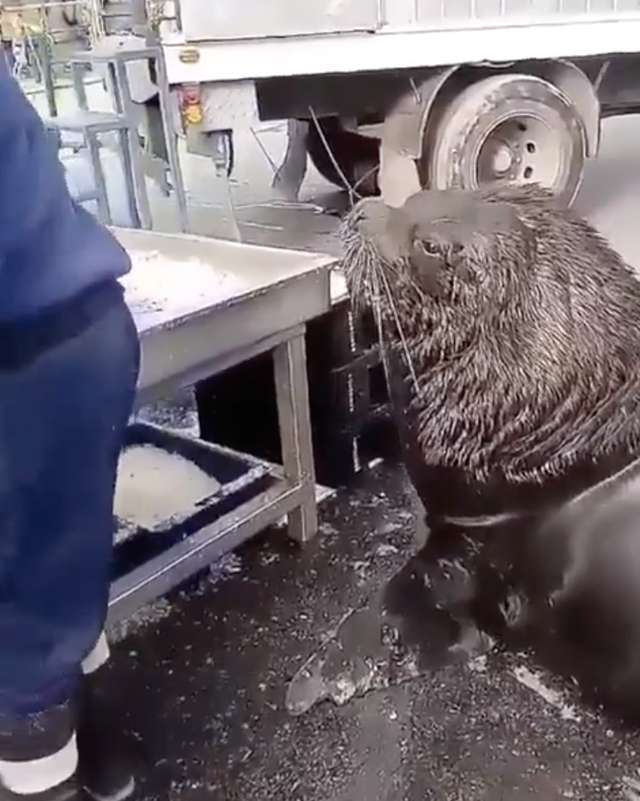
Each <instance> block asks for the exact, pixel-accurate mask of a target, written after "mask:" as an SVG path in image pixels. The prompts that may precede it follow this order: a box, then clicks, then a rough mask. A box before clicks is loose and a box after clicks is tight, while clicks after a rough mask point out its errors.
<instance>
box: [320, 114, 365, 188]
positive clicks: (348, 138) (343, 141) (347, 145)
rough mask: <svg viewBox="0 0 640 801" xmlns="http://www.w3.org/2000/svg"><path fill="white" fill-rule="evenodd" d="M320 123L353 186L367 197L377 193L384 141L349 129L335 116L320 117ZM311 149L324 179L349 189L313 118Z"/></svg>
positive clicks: (334, 154) (336, 158) (336, 157)
mask: <svg viewBox="0 0 640 801" xmlns="http://www.w3.org/2000/svg"><path fill="white" fill-rule="evenodd" d="M320 126H321V128H322V132H323V134H324V137H325V139H326V141H327V144H328V145H329V148H330V149H331V152H332V154H333V156H334V158H335V160H336V162H337V163H338V166H339V167H340V169H341V170H342V172H343V174H344V176H345V178H346V179H347V181H348V182H349V185H350V186H351V187H352V188H354V187H355V189H356V191H357V192H358V194H360V195H362V196H363V197H364V196H366V195H377V194H378V193H379V189H378V167H379V162H380V140H379V139H374V138H371V137H367V136H361V135H360V134H357V133H354V132H353V131H347V130H345V129H344V128H343V127H342V125H341V124H340V121H339V120H337V119H336V118H334V117H328V118H326V119H323V120H320ZM307 152H308V154H309V158H310V159H311V161H312V162H313V165H314V167H315V168H316V169H317V170H318V172H319V173H320V175H322V177H323V178H325V179H326V180H327V181H329V182H330V183H332V184H334V185H335V186H339V187H340V188H341V189H345V188H346V187H345V185H344V181H343V180H342V178H341V176H340V175H339V174H338V171H337V170H336V168H335V166H334V165H333V162H332V161H331V158H330V156H329V154H328V153H327V148H326V146H325V143H324V142H323V141H322V137H321V136H320V134H319V132H318V129H317V128H316V126H315V124H314V123H313V121H310V122H309V133H308V136H307Z"/></svg>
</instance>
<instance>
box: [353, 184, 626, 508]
mask: <svg viewBox="0 0 640 801" xmlns="http://www.w3.org/2000/svg"><path fill="white" fill-rule="evenodd" d="M341 236H342V241H343V244H344V254H345V255H344V267H345V271H346V276H347V281H348V284H349V287H350V290H351V293H352V296H353V297H354V299H355V302H356V304H357V305H360V304H364V305H374V306H377V308H378V309H379V315H380V321H381V324H382V340H383V343H384V347H385V352H386V358H385V361H386V367H387V372H388V379H389V384H390V390H391V395H392V400H393V403H394V406H395V410H396V412H397V413H398V417H399V420H400V422H401V430H402V432H403V437H404V440H405V449H406V451H407V458H408V463H409V468H410V472H411V473H412V477H413V478H414V483H416V485H417V488H418V491H419V493H420V494H421V496H422V498H423V501H425V503H426V504H427V506H429V504H430V503H431V502H432V501H433V500H434V498H433V496H434V495H435V494H437V492H438V491H437V490H436V489H435V487H436V484H437V479H438V476H441V475H444V474H446V473H447V471H451V474H452V475H454V476H455V477H456V480H458V481H460V482H461V483H462V484H464V485H466V486H468V487H469V488H472V490H473V493H474V495H475V496H476V497H477V496H478V495H482V493H483V492H484V489H485V488H486V489H487V490H488V489H489V488H490V487H491V486H496V487H504V486H505V485H510V486H517V485H526V486H533V485H537V486H539V487H543V486H544V485H545V484H546V483H548V482H550V481H551V482H553V481H554V480H557V479H561V478H562V477H564V476H565V475H566V474H570V473H571V471H572V469H573V468H578V467H584V466H585V465H586V466H587V468H589V466H590V465H594V464H595V465H598V464H601V463H602V464H604V463H606V462H607V460H611V459H612V458H613V462H614V463H615V466H616V467H617V466H619V465H620V464H624V463H625V462H627V461H629V459H630V458H631V457H632V456H633V455H634V454H636V453H638V450H639V445H640V283H639V282H638V281H637V280H636V278H635V277H634V275H633V273H632V271H631V269H630V268H629V267H628V266H627V265H626V264H625V263H624V261H623V260H622V259H621V258H620V256H619V255H618V254H617V253H616V252H615V251H614V250H613V249H612V248H611V247H610V246H609V245H608V243H607V242H606V241H605V239H604V238H603V237H602V236H600V235H599V234H598V233H597V232H596V231H595V230H594V229H593V228H592V226H590V225H589V224H588V223H587V222H585V221H584V220H582V219H581V218H579V217H578V216H577V215H576V214H574V213H573V212H572V211H570V210H566V209H563V208H560V207H559V206H557V205H556V204H555V202H554V201H553V199H552V198H551V196H550V195H549V194H548V193H547V192H545V191H544V190H542V189H540V188H538V187H528V188H523V189H518V188H509V189H502V190H497V191H492V192H484V193H461V192H442V193H440V192H423V193H420V194H419V195H416V196H414V197H412V198H410V199H409V200H408V201H407V203H406V204H405V206H404V207H402V208H401V209H397V210H390V209H388V208H387V207H383V204H382V203H381V201H376V200H368V201H363V202H362V203H361V204H359V205H358V206H356V208H355V209H354V210H353V211H352V212H351V213H350V215H349V216H348V217H347V218H346V220H345V221H344V224H343V228H342V232H341ZM376 290H377V298H376V297H374V296H375V295H376ZM390 296H391V297H392V298H393V303H392V302H391V300H390ZM394 306H395V311H394V309H393V307H394ZM398 323H400V326H401V328H402V329H403V332H404V338H405V339H406V346H407V349H408V352H409V354H410V357H411V361H412V363H413V371H414V373H415V376H416V377H417V386H416V383H415V381H413V380H412V378H411V372H410V370H409V367H408V358H407V355H406V353H404V352H403V351H404V347H403V343H402V340H401V337H400V334H399V331H398V328H399V325H398ZM607 470H608V468H607V466H606V465H605V466H604V467H603V471H604V473H605V474H606V473H607ZM434 471H435V472H434ZM440 471H445V473H441V472H440ZM432 479H433V480H434V481H435V482H436V484H434V483H433V481H432ZM586 483H587V484H589V480H587V481H586ZM430 486H432V487H433V488H434V489H433V492H431V491H429V487H430ZM578 488H582V487H578ZM489 494H490V493H489ZM425 496H427V497H425ZM430 496H431V497H430ZM448 505H449V506H453V507H455V502H453V503H452V504H448ZM498 506H499V503H498ZM454 511H455V509H454ZM488 511H499V510H498V508H497V507H496V506H495V505H493V506H492V507H491V509H490V510H488Z"/></svg>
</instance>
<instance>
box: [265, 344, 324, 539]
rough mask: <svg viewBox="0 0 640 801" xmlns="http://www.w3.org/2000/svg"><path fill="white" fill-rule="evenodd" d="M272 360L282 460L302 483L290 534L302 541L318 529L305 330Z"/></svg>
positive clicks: (292, 478) (288, 472)
mask: <svg viewBox="0 0 640 801" xmlns="http://www.w3.org/2000/svg"><path fill="white" fill-rule="evenodd" d="M273 361H274V370H275V384H276V398H277V402H278V418H279V421H280V440H281V443H282V463H283V466H284V471H285V475H286V477H287V479H288V480H289V481H290V482H291V483H292V484H302V485H303V491H302V500H301V502H300V506H299V507H297V508H296V509H294V510H293V511H292V512H291V514H290V515H289V536H290V537H291V538H292V539H294V540H296V541H297V542H301V543H302V542H307V541H309V540H310V539H312V538H313V537H314V536H315V534H316V532H317V529H318V513H317V508H316V496H315V470H314V466H313V445H312V442H311V419H310V414H309V387H308V385H307V356H306V351H305V342H304V334H299V335H298V336H295V337H294V338H293V339H290V340H289V341H287V342H285V343H283V344H282V345H279V346H278V347H277V348H276V349H275V350H274V352H273Z"/></svg>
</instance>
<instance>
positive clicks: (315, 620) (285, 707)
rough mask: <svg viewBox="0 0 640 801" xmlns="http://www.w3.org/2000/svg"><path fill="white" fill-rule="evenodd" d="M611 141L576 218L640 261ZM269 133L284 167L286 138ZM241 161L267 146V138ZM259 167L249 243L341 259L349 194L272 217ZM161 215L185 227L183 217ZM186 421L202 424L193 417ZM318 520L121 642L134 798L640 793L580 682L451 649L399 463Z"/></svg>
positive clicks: (627, 174) (117, 681)
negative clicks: (395, 621) (392, 608)
mask: <svg viewBox="0 0 640 801" xmlns="http://www.w3.org/2000/svg"><path fill="white" fill-rule="evenodd" d="M607 126H608V127H605V149H604V153H603V157H602V159H601V161H600V162H597V163H596V164H594V165H592V168H591V169H590V171H589V172H588V174H587V179H586V181H585V186H584V188H583V191H582V193H581V195H580V198H579V200H578V209H579V210H580V211H581V212H583V213H585V214H586V215H588V216H589V217H590V218H591V219H592V220H594V221H595V222H596V223H597V224H598V225H599V227H600V228H601V229H602V230H603V231H604V233H605V234H607V235H608V236H609V237H610V238H611V239H612V241H613V242H614V245H615V246H616V247H618V248H619V249H620V250H621V252H623V254H624V255H625V256H627V258H628V259H629V260H630V261H631V262H632V263H633V264H634V265H638V264H640V245H639V244H638V243H639V242H640V240H638V237H637V235H636V227H637V226H636V225H635V222H634V220H635V217H636V216H637V214H636V212H635V208H637V196H638V192H637V187H638V186H639V185H640V171H639V170H640V162H639V163H638V164H639V167H638V168H636V167H635V166H634V165H633V164H631V163H630V162H629V161H628V160H626V157H625V155H624V154H625V152H627V155H628V153H630V152H631V150H633V149H634V148H635V144H634V143H635V141H636V136H635V133H634V131H636V130H637V126H638V122H637V121H633V120H622V121H611V123H607ZM634 126H635V128H634ZM260 136H261V137H262V139H263V144H265V145H266V147H267V150H269V151H270V152H271V155H272V157H273V158H274V159H275V160H276V161H277V158H278V155H279V148H280V147H281V137H280V133H279V132H278V130H277V129H274V130H271V129H270V128H269V127H268V126H267V127H266V129H263V130H261V132H260ZM244 147H246V148H255V141H253V137H247V138H246V140H245V141H244ZM625 148H626V150H625ZM630 149H631V150H630ZM256 154H257V151H255V152H254V154H253V157H252V158H254V159H257V160H256V162H255V164H254V166H253V167H251V168H250V170H249V168H247V170H248V171H247V173H246V174H244V173H243V172H242V169H241V170H240V173H239V175H238V177H237V178H236V179H235V183H234V185H233V188H232V191H233V194H234V198H235V201H236V209H235V214H236V215H237V217H238V219H239V222H240V229H241V232H242V237H243V239H244V240H245V241H252V242H257V243H261V244H274V245H286V246H290V247H304V248H308V249H317V250H325V251H330V252H336V243H335V239H334V236H333V232H334V230H335V224H336V222H337V218H336V217H334V216H333V215H331V214H326V213H323V208H324V209H326V208H329V209H331V208H336V207H338V206H339V205H340V203H341V200H340V198H339V197H338V196H337V195H336V193H335V192H332V191H331V190H329V189H328V188H327V186H326V185H324V184H322V182H318V181H317V176H315V177H314V176H313V175H312V176H311V183H310V185H308V186H307V189H306V194H305V196H304V199H305V201H307V204H308V205H306V206H303V207H300V208H291V207H290V208H288V209H286V210H283V209H282V208H280V207H278V206H273V205H271V204H270V201H269V199H268V192H267V191H266V190H265V191H263V192H262V193H260V192H259V193H258V195H256V193H255V184H254V183H253V178H251V180H250V179H249V177H248V176H249V174H250V175H251V176H254V177H255V175H256V172H260V175H261V179H260V180H261V184H260V185H261V186H263V187H266V186H267V185H268V180H269V174H270V173H269V170H270V167H269V165H268V164H267V163H266V162H264V161H263V160H262V158H263V157H262V155H256ZM246 163H247V162H246V161H245V160H241V162H240V164H241V165H245V164H246ZM199 164H201V162H199ZM258 164H259V165H260V166H257V165H258ZM621 164H622V165H623V166H620V165H621ZM192 173H193V174H192V175H191V177H190V178H189V186H190V196H191V198H192V200H194V202H195V201H197V203H196V206H197V207H194V208H195V210H194V225H195V228H196V230H198V232H199V233H203V234H207V235H217V236H227V235H229V230H230V228H229V223H230V221H229V209H228V207H227V206H226V205H225V203H226V201H225V199H224V196H223V195H224V193H223V192H222V190H221V189H220V191H218V189H216V190H215V191H214V192H213V193H211V191H210V190H211V183H210V178H209V177H207V176H206V175H204V176H203V175H202V172H201V170H200V169H199V168H198V166H197V165H196V166H194V167H193V169H192ZM634 181H635V183H634ZM158 208H160V211H159V216H160V217H161V218H162V219H163V220H164V223H165V224H163V225H160V227H161V228H164V229H165V230H171V228H172V225H173V222H172V219H171V210H170V207H169V206H168V205H167V204H166V203H165V205H164V206H162V203H159V206H158ZM173 414H174V411H172V406H171V404H169V405H168V407H167V409H164V410H163V409H161V410H160V411H158V410H155V413H154V415H153V419H155V420H156V421H157V422H163V423H168V424H171V422H172V415H173ZM158 415H159V417H158ZM182 423H183V425H184V426H186V427H188V426H192V425H193V423H194V420H193V418H192V416H191V413H190V412H189V410H188V409H187V410H186V411H185V413H184V420H183V421H182ZM321 521H322V522H321V530H320V534H319V536H318V538H317V539H316V540H315V541H314V542H313V543H311V544H310V545H308V546H306V547H305V548H304V549H302V550H301V549H299V548H298V547H296V546H294V545H292V544H291V543H289V542H288V541H287V540H286V537H285V535H284V533H283V532H282V531H273V532H267V533H266V534H265V535H264V536H262V537H261V538H260V539H258V540H256V541H254V542H252V543H250V544H249V545H248V546H246V547H245V548H243V549H242V550H241V551H240V552H238V553H237V554H234V555H233V556H231V557H228V558H227V559H225V560H223V562H222V563H221V564H220V565H218V566H216V567H214V568H213V569H212V571H211V574H210V575H207V576H204V577H200V578H199V579H198V580H197V581H195V582H191V584H190V585H189V586H187V587H185V588H184V589H183V590H181V591H180V592H176V593H174V594H173V595H172V596H170V597H169V598H168V599H165V600H162V601H160V602H158V603H157V604H154V605H153V607H151V608H148V609H145V610H142V612H141V613H140V614H139V615H138V616H136V618H135V619H134V620H131V621H129V622H127V623H125V624H123V625H121V626H119V627H118V631H116V632H115V635H116V636H115V639H116V640H117V642H116V644H115V647H114V658H113V662H112V667H111V671H110V679H109V680H110V682H111V689H112V691H113V694H114V698H116V699H117V700H118V702H119V704H120V705H121V708H122V710H123V711H122V715H123V720H124V724H125V729H126V731H127V736H128V738H129V740H130V742H131V744H132V746H133V747H134V750H135V753H136V756H137V760H138V773H139V789H138V796H137V797H138V798H139V799H141V800H142V799H149V801H150V800H151V799H158V801H160V800H162V801H164V800H165V799H168V800H170V801H174V800H175V801H182V800H183V799H184V800H185V801H200V800H201V799H212V800H213V801H217V800H218V799H220V801H222V799H229V801H235V800H236V799H238V800H240V799H243V801H244V799H246V798H251V799H255V801H268V800H270V799H273V800H274V801H303V800H304V801H316V799H317V800H318V801H320V800H321V801H347V800H349V801H351V800H353V801H361V800H362V801H431V799H434V801H435V800H437V801H440V800H442V801H521V800H524V799H533V798H536V799H543V800H544V801H556V799H576V801H596V799H597V801H600V800H601V799H607V801H618V799H629V798H633V797H634V796H633V795H632V794H631V795H630V794H629V793H630V792H631V791H632V788H633V785H634V782H640V755H639V754H638V749H640V727H633V726H629V725H627V724H623V723H622V722H621V721H620V720H618V719H616V718H613V717H609V716H607V715H606V714H605V713H604V712H603V711H601V710H599V709H597V708H596V707H594V706H593V705H591V704H590V703H588V702H587V701H585V700H583V699H582V698H581V693H580V690H579V688H578V687H577V685H576V683H575V682H574V681H572V679H571V676H570V675H568V676H564V677H561V676H559V675H557V674H555V673H554V672H552V671H550V670H548V669H547V668H544V667H543V666H542V665H541V664H539V663H538V660H537V657H536V656H535V654H534V653H533V652H532V651H530V650H526V649H525V650H522V651H520V650H517V651H514V650H509V649H508V648H507V647H506V646H504V645H501V644H500V643H499V642H498V643H495V644H494V645H493V647H491V648H489V649H488V650H487V652H486V653H481V651H478V652H475V653H473V654H472V655H471V656H470V657H469V656H467V655H466V654H464V653H463V654H460V653H452V652H450V651H448V650H447V638H446V631H445V632H444V633H443V630H442V628H441V627H440V628H438V626H437V625H432V622H433V621H431V622H429V621H430V618H429V615H430V611H429V609H427V608H426V606H425V608H424V609H423V607H422V605H421V599H422V595H421V592H420V588H419V587H418V588H417V590H416V586H412V585H411V581H412V574H411V570H410V568H407V564H408V563H409V561H410V560H411V558H412V556H413V554H414V552H415V548H416V546H415V540H416V536H415V531H416V519H415V516H414V512H413V508H412V502H411V498H410V496H409V493H408V487H407V483H406V479H405V477H404V474H403V472H402V470H401V468H400V467H398V466H396V465H393V464H385V465H382V466H381V467H378V468H376V469H375V470H374V471H373V472H371V473H369V474H367V475H363V476H361V478H360V479H359V481H358V482H357V485H356V486H354V487H352V488H350V489H349V490H348V491H346V490H345V491H342V492H340V493H339V494H338V495H337V497H336V498H335V499H333V500H331V501H329V502H327V503H325V504H324V505H323V507H322V510H321ZM398 576H400V579H398ZM394 577H396V578H395V581H394V587H395V588H396V591H397V595H398V597H399V598H400V601H401V606H402V604H404V610H403V611H404V612H405V613H406V615H405V617H404V622H405V626H404V630H403V631H404V634H405V635H407V632H409V633H410V635H411V636H409V637H408V638H406V639H407V640H408V641H407V642H405V646H406V648H405V651H404V652H403V654H402V655H401V657H400V658H397V653H396V652H395V651H394V648H393V647H391V646H390V645H389V643H388V641H387V635H388V632H387V631H386V628H385V627H386V623H387V622H388V621H386V619H385V617H384V615H383V611H382V609H383V607H384V605H385V600H386V599H387V596H388V591H387V588H388V586H389V582H390V581H391V580H392V579H394ZM413 578H414V579H415V576H414V577H413ZM398 581H399V582H400V585H399V587H400V588H399V590H398ZM423 613H424V627H422V626H421V621H422V615H423ZM385 621H386V622H385ZM407 621H409V622H410V625H408V624H407ZM407 626H408V627H407ZM401 628H402V626H401ZM445 628H446V627H445ZM292 713H296V714H292Z"/></svg>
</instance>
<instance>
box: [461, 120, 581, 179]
mask: <svg viewBox="0 0 640 801" xmlns="http://www.w3.org/2000/svg"><path fill="white" fill-rule="evenodd" d="M571 147H572V142H571V138H570V137H568V136H567V132H566V131H565V130H564V128H563V127H560V126H558V127H552V126H550V125H549V124H548V122H547V121H546V120H544V119H542V118H541V117H538V116H536V115H534V114H521V115H517V116H514V115H508V116H505V117H504V118H502V119H500V120H497V121H496V123H495V124H494V125H493V127H492V128H491V129H490V130H489V131H488V132H487V133H486V135H485V136H484V137H483V138H482V140H481V141H480V142H479V143H478V146H477V148H476V153H475V154H474V158H473V162H472V163H475V175H474V176H473V178H474V179H475V181H474V183H476V185H477V187H478V188H481V187H484V186H487V185H490V184H493V185H495V184H496V182H497V183H505V184H517V185H523V184H528V183H539V184H541V185H542V186H546V187H548V188H549V189H553V190H555V189H556V188H558V187H562V186H564V183H565V181H566V179H567V173H568V170H569V164H570V151H571Z"/></svg>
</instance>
